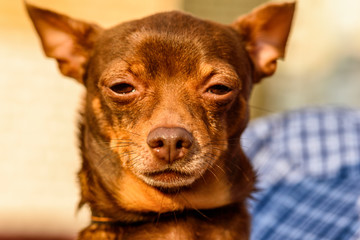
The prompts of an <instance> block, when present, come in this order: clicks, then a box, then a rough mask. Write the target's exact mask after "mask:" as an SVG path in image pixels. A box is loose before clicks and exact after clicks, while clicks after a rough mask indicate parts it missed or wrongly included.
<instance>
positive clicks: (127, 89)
mask: <svg viewBox="0 0 360 240" xmlns="http://www.w3.org/2000/svg"><path fill="white" fill-rule="evenodd" d="M110 89H111V90H112V91H113V92H115V93H117V94H128V93H132V92H134V91H135V88H134V87H133V86H131V85H130V84H127V83H120V84H115V85H114V86H112V87H110Z"/></svg>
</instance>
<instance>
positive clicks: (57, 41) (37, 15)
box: [25, 2, 102, 83]
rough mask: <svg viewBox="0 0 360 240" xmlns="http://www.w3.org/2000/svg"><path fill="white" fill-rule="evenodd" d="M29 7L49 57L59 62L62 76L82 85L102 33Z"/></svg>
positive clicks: (28, 5) (94, 27) (78, 22)
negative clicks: (95, 44) (91, 55)
mask: <svg viewBox="0 0 360 240" xmlns="http://www.w3.org/2000/svg"><path fill="white" fill-rule="evenodd" d="M25 5H26V8H27V11H28V13H29V16H30V18H31V20H32V22H33V24H34V26H35V29H36V31H37V33H38V34H39V36H40V40H41V43H42V46H43V49H44V52H45V54H46V56H48V57H51V58H55V59H56V60H57V62H58V65H59V69H60V71H61V73H62V74H64V75H65V76H68V77H72V78H75V79H76V80H78V81H79V82H81V83H82V82H83V75H84V73H85V67H86V64H87V62H88V59H89V57H90V54H91V52H92V49H93V46H94V43H95V41H96V39H97V37H98V36H99V34H100V33H101V32H102V29H101V28H100V27H98V26H97V25H95V24H89V23H85V22H82V21H78V20H75V19H72V18H70V17H67V16H64V15H61V14H58V13H55V12H51V11H48V10H45V9H41V8H37V7H35V6H32V5H30V4H27V3H26V2H25Z"/></svg>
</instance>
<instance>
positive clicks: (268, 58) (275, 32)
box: [232, 2, 296, 82]
mask: <svg viewBox="0 0 360 240" xmlns="http://www.w3.org/2000/svg"><path fill="white" fill-rule="evenodd" d="M295 5H296V4H295V2H292V3H269V4H265V5H263V6H260V7H258V8H256V9H254V10H253V11H252V12H251V13H249V14H247V15H245V16H242V17H240V18H238V19H237V20H236V21H235V22H234V23H233V24H232V27H233V28H234V29H236V31H238V32H239V33H240V34H241V35H242V36H243V37H244V41H245V47H246V50H247V51H248V53H249V55H250V58H251V60H252V61H253V63H254V66H255V70H256V73H257V74H256V76H255V82H258V81H260V79H261V78H263V77H267V76H270V75H272V74H273V73H274V72H275V70H276V61H277V60H278V59H279V58H283V57H284V55H285V46H286V42H287V39H288V36H289V32H290V28H291V22H292V19H293V16H294V11H295Z"/></svg>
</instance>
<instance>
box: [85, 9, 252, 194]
mask: <svg viewBox="0 0 360 240" xmlns="http://www.w3.org/2000/svg"><path fill="white" fill-rule="evenodd" d="M184 23H186V24H187V25H188V26H187V27H186V28H184V27H183V25H184ZM198 31H200V32H202V34H199V33H197V32H198ZM239 41H241V39H240V37H239V36H237V34H236V32H235V31H234V30H232V29H230V28H225V27H218V26H216V25H214V24H211V23H208V22H204V21H201V20H198V19H196V18H193V17H191V16H188V15H184V14H182V13H177V12H172V13H163V14H158V15H154V16H151V17H148V18H146V19H143V20H140V21H136V22H130V23H125V24H122V25H120V26H117V27H115V28H113V29H110V30H108V31H107V32H105V33H104V34H103V35H102V36H101V37H100V38H99V40H98V42H97V44H96V46H95V50H94V54H93V57H92V58H90V62H89V66H88V68H89V69H90V71H89V74H88V75H87V78H86V79H85V84H86V86H87V88H88V89H89V90H88V93H89V94H88V97H87V103H86V104H87V106H88V107H87V113H86V115H87V116H88V117H89V118H92V119H95V121H96V124H95V125H96V126H97V128H98V131H97V132H96V133H94V135H96V138H98V139H100V141H104V142H109V147H110V148H111V150H112V151H113V152H114V153H115V155H116V157H115V159H113V160H112V161H115V162H119V163H121V167H122V168H124V169H127V170H129V171H131V173H132V174H134V175H135V176H136V177H138V178H140V179H142V180H143V181H144V182H146V183H147V184H149V185H151V186H154V187H157V188H179V187H185V186H188V185H191V184H192V183H193V182H194V181H195V180H197V179H198V178H200V177H201V176H202V175H204V173H205V172H206V171H207V170H208V169H209V168H210V167H213V165H214V164H218V165H219V166H221V167H222V165H223V163H221V162H219V160H220V159H221V160H223V159H225V158H228V157H229V154H231V152H229V150H231V151H233V149H229V148H230V147H229V142H228V139H233V140H236V141H237V143H238V139H239V135H240V132H241V131H242V129H243V128H244V125H245V123H246V122H247V116H248V114H247V98H248V94H249V90H250V87H251V86H250V85H251V76H252V74H251V73H252V72H251V63H250V59H249V58H248V57H246V56H247V55H246V54H245V50H244V47H243V46H242V45H241V44H239ZM224 42H226V43H227V44H226V45H225V46H223V43H224ZM119 45H120V47H119ZM103 46H106V47H103ZM114 49H116V50H115V51H114ZM244 56H245V57H244ZM232 148H233V147H232ZM102 161H103V160H102ZM107 171H111V169H107Z"/></svg>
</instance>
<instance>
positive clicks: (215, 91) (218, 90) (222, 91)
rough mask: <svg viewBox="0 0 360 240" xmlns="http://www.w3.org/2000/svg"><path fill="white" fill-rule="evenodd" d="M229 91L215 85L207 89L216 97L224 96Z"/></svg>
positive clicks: (222, 86) (226, 88)
mask: <svg viewBox="0 0 360 240" xmlns="http://www.w3.org/2000/svg"><path fill="white" fill-rule="evenodd" d="M230 91H231V89H230V88H228V87H227V86H224V85H215V86H212V87H210V88H209V92H210V93H212V94H216V95H225V94H227V93H228V92H230Z"/></svg>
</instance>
